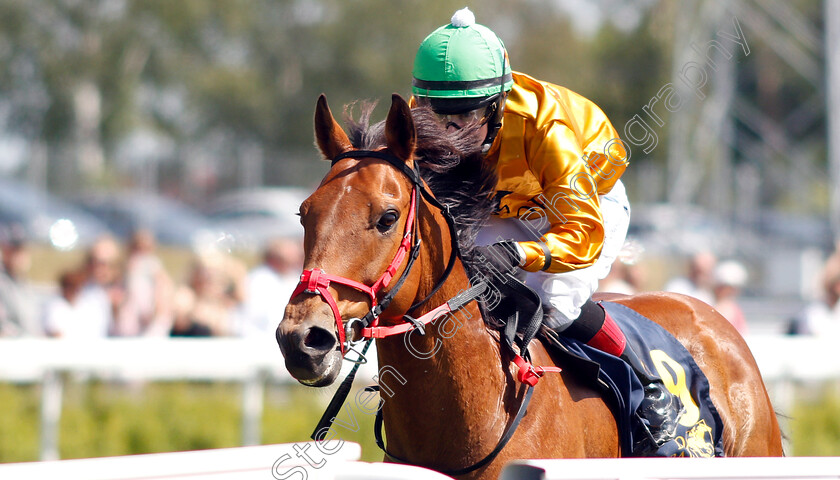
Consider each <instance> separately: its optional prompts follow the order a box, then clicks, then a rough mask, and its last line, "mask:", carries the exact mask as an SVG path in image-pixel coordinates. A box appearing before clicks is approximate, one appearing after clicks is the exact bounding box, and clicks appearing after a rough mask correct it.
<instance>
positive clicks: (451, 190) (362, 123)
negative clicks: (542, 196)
mask: <svg viewBox="0 0 840 480" xmlns="http://www.w3.org/2000/svg"><path fill="white" fill-rule="evenodd" d="M353 106H354V104H350V105H348V106H347V107H345V110H344V117H345V118H344V120H345V124H346V125H347V126H348V128H347V134H348V136H349V138H350V141H351V142H352V144H353V146H354V147H355V148H359V149H368V150H372V149H376V148H379V147H382V146H384V145H385V122H384V121H382V122H378V123H376V124H374V125H370V116H371V113H372V112H373V108H374V107H375V106H376V104H375V103H369V102H365V103H362V104H361V105H360V110H361V111H360V115H359V118H358V120H355V119H354V118H353V116H352V110H353ZM411 116H412V118H413V119H414V125H415V127H416V129H417V146H416V150H415V162H416V163H417V165H418V166H419V168H420V176H421V177H422V178H423V180H425V181H426V183H427V184H428V185H429V188H430V189H431V191H432V193H433V194H434V196H435V197H436V198H437V199H438V201H439V202H441V203H442V204H444V205H448V206H449V208H450V211H451V213H452V216H453V218H454V220H455V226H456V229H457V232H456V233H457V237H458V242H459V245H460V247H461V259H462V261H463V263H464V266H465V267H466V269H467V272H468V274H470V276H472V275H473V274H474V273H475V272H476V271H477V270H476V268H477V267H476V265H475V262H474V261H473V257H474V255H473V254H472V253H473V247H474V246H475V238H476V235H477V234H478V231H479V229H481V227H482V226H483V225H484V224H485V223H486V222H487V220H488V219H489V218H490V214H491V213H492V212H493V210H494V208H495V202H494V198H493V193H494V189H495V187H496V181H497V178H496V173H495V170H494V169H493V168H492V167H491V166H490V165H488V164H487V162H485V161H484V160H483V158H482V157H483V155H482V154H481V150H480V145H478V143H479V142H476V141H475V134H476V132H477V131H478V129H479V128H480V127H479V126H478V125H467V126H465V127H464V128H462V129H461V130H458V131H456V132H450V131H447V130H446V129H444V128H443V127H442V126H441V125H440V122H439V121H438V120H437V118H436V117H435V115H434V113H433V112H432V110H431V109H429V108H427V107H417V108H414V109H412V110H411Z"/></svg>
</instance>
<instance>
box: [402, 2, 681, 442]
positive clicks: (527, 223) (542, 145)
mask: <svg viewBox="0 0 840 480" xmlns="http://www.w3.org/2000/svg"><path fill="white" fill-rule="evenodd" d="M412 94H413V98H412V105H413V106H417V105H426V106H429V107H431V109H432V110H433V111H434V112H435V113H436V114H437V115H438V117H439V118H440V120H441V122H442V123H443V124H444V125H445V126H446V128H447V129H460V128H462V127H463V126H464V125H465V124H467V123H469V122H479V125H481V129H480V130H479V132H478V135H479V137H480V138H483V140H481V141H482V150H483V152H484V155H485V158H486V161H488V162H490V163H491V164H493V165H495V167H496V173H497V175H498V184H497V186H496V198H497V201H498V202H499V204H498V209H497V211H496V213H495V215H494V216H493V217H492V218H491V220H490V222H489V223H488V225H487V226H486V227H485V228H484V229H483V230H482V231H481V232H480V233H479V236H478V239H477V241H476V244H477V245H484V246H480V247H478V252H479V253H480V254H481V255H483V256H484V258H485V259H486V261H487V262H489V263H490V264H491V265H492V266H493V267H495V268H496V269H498V270H500V271H502V272H512V271H515V269H516V268H517V267H519V268H521V269H523V270H525V283H526V284H528V285H529V286H531V287H532V288H534V289H535V290H536V291H537V292H538V293H539V294H540V296H541V298H542V301H543V305H544V308H545V313H546V316H545V324H546V325H548V326H549V327H551V328H552V329H554V330H555V331H557V332H562V333H561V334H562V335H564V336H567V337H571V338H574V339H576V340H579V341H581V342H584V343H587V344H589V345H590V346H593V347H595V348H598V349H600V350H602V351H605V352H607V353H610V354H613V355H615V356H617V357H621V358H623V359H625V361H627V362H628V363H629V364H630V366H631V367H632V369H633V370H634V371H635V372H636V374H637V375H638V376H639V378H640V380H641V383H642V385H643V386H644V387H645V401H644V402H643V403H642V406H640V409H639V414H640V415H641V416H642V417H643V418H645V419H646V420H648V422H649V423H650V428H649V431H648V433H649V434H650V436H651V440H652V441H653V443H655V444H657V445H661V444H662V443H664V442H666V441H668V440H671V439H672V438H673V437H672V435H673V434H672V432H673V430H674V426H675V425H676V420H675V417H676V414H677V412H674V410H676V409H675V408H671V407H672V405H673V403H672V402H676V399H675V397H673V395H672V394H671V393H669V392H668V390H667V389H666V388H665V386H664V385H663V383H662V381H661V379H659V378H658V377H657V376H656V375H654V374H652V373H650V372H649V371H647V369H646V368H645V367H644V365H643V364H642V362H641V361H640V360H639V359H638V357H637V356H636V354H635V353H634V352H633V351H632V349H631V348H630V347H629V345H627V342H626V339H625V337H624V334H623V333H622V332H621V330H620V328H619V327H618V325H617V324H616V323H615V321H614V320H613V319H612V318H610V316H609V315H608V314H607V313H606V312H605V310H604V309H603V307H602V306H601V305H600V304H598V303H595V302H593V301H592V300H591V296H592V294H593V293H594V292H595V290H596V289H597V288H598V281H599V280H601V279H603V278H604V277H606V275H607V273H609V270H610V267H611V265H612V263H613V261H615V259H616V256H617V255H618V253H619V250H620V249H621V247H622V246H623V244H624V240H625V237H626V235H627V227H628V225H629V222H630V205H629V202H628V200H627V195H626V193H625V190H624V185H623V184H622V183H621V180H620V179H619V178H620V177H621V175H622V173H623V172H624V170H625V168H626V166H627V163H628V162H627V161H628V158H629V154H628V152H627V150H626V149H625V145H624V143H623V142H622V141H621V140H620V138H619V136H618V134H617V133H616V131H615V129H614V128H613V126H612V125H611V124H610V121H609V120H608V119H607V117H606V115H605V114H604V113H603V112H602V111H601V109H600V108H598V106H597V105H595V104H594V103H593V102H591V101H590V100H587V99H586V98H584V97H582V96H580V95H578V94H576V93H574V92H572V91H570V90H568V89H566V88H563V87H560V86H557V85H553V84H550V83H547V82H543V81H540V80H537V79H534V78H532V77H530V76H528V75H525V74H522V73H519V72H514V71H512V70H511V68H510V64H509V62H508V56H507V52H506V50H505V47H504V44H503V43H502V41H501V39H499V38H498V36H496V34H495V33H493V32H492V31H491V30H490V29H488V28H487V27H484V26H482V25H479V24H476V23H475V17H474V15H473V13H472V12H470V10H469V9H467V8H464V9H462V10H459V11H457V12H455V15H453V17H452V20H451V23H450V24H448V25H444V26H442V27H440V28H438V29H437V30H435V31H434V32H432V33H431V34H430V35H429V36H428V37H426V39H425V40H423V42H422V43H421V45H420V48H419V50H418V52H417V55H416V57H415V60H414V70H413V82H412Z"/></svg>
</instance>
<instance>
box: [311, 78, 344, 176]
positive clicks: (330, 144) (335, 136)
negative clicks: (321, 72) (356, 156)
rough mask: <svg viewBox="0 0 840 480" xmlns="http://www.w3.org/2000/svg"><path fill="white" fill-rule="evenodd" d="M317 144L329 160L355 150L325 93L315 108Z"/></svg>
mask: <svg viewBox="0 0 840 480" xmlns="http://www.w3.org/2000/svg"><path fill="white" fill-rule="evenodd" d="M315 143H316V144H317V145H318V149H319V150H321V153H322V154H323V155H324V157H326V158H327V159H328V160H331V159H333V158H335V157H337V156H338V155H339V154H342V153H344V152H346V151H348V150H350V149H351V148H353V144H352V143H350V139H349V138H348V137H347V134H346V133H344V130H342V129H341V126H340V125H339V124H338V122H336V121H335V118H334V117H333V114H332V112H331V111H330V107H329V105H327V97H326V95H324V94H323V93H322V94H321V95H320V96H319V97H318V105H317V106H316V107H315Z"/></svg>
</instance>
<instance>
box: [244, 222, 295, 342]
mask: <svg viewBox="0 0 840 480" xmlns="http://www.w3.org/2000/svg"><path fill="white" fill-rule="evenodd" d="M302 268H303V249H302V248H301V245H300V242H299V241H296V240H292V239H285V238H281V239H276V240H273V241H271V242H269V244H268V245H267V246H266V249H265V252H264V253H263V262H262V264H260V265H258V266H257V267H255V268H254V269H253V270H251V271H250V272H249V273H248V276H247V278H246V281H245V284H246V290H245V295H246V297H245V301H244V302H243V303H242V308H241V311H240V314H239V317H238V320H239V323H240V325H239V332H238V333H239V334H240V335H241V336H244V337H251V336H254V337H256V336H265V337H267V338H274V330H275V329H276V328H277V325H278V324H279V323H280V320H282V318H283V311H284V309H285V307H286V304H287V303H288V302H289V298H290V297H291V295H292V292H293V291H294V289H295V287H296V286H297V284H298V281H299V280H300V272H301V269H302Z"/></svg>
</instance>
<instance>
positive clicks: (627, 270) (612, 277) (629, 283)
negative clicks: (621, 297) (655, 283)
mask: <svg viewBox="0 0 840 480" xmlns="http://www.w3.org/2000/svg"><path fill="white" fill-rule="evenodd" d="M643 283H644V281H643V272H642V270H641V267H639V265H638V264H632V265H631V264H627V263H624V262H622V261H621V260H620V259H619V261H617V262H615V263H613V264H612V268H610V273H609V274H607V276H606V277H605V278H604V279H603V280H602V281H601V282H599V285H598V291H599V292H610V293H623V294H625V295H633V294H634V293H639V292H640V291H642V284H643Z"/></svg>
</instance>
